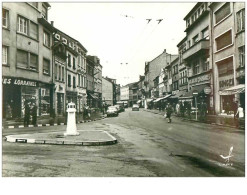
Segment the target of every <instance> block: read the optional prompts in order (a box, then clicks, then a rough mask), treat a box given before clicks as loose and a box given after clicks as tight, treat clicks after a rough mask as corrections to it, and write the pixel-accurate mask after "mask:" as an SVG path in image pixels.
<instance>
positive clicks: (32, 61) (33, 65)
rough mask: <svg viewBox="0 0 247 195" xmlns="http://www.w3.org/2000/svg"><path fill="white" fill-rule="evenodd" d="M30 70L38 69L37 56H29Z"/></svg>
mask: <svg viewBox="0 0 247 195" xmlns="http://www.w3.org/2000/svg"><path fill="white" fill-rule="evenodd" d="M30 68H32V69H35V70H37V69H38V56H37V55H35V54H30Z"/></svg>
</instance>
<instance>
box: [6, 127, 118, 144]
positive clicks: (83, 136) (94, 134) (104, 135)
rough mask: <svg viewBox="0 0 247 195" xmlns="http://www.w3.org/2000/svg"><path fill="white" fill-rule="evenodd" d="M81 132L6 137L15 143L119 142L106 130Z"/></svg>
mask: <svg viewBox="0 0 247 195" xmlns="http://www.w3.org/2000/svg"><path fill="white" fill-rule="evenodd" d="M79 133H80V134H79V135H76V136H73V135H71V136H68V135H64V134H62V133H58V132H52V133H34V134H21V135H8V136H6V137H5V139H6V141H8V142H15V143H31V144H52V145H77V146H99V145H111V144H116V143H117V139H116V138H115V137H113V136H112V135H111V134H109V133H108V132H106V131H102V130H88V131H87V130H86V131H79Z"/></svg>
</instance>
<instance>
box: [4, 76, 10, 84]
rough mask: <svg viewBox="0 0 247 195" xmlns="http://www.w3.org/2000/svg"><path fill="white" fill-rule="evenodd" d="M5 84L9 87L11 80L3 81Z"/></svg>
mask: <svg viewBox="0 0 247 195" xmlns="http://www.w3.org/2000/svg"><path fill="white" fill-rule="evenodd" d="M3 84H5V85H6V84H7V85H9V84H11V79H6V78H5V79H3Z"/></svg>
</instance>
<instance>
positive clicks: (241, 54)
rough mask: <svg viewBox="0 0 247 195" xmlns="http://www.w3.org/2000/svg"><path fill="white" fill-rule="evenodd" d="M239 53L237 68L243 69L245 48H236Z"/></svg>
mask: <svg viewBox="0 0 247 195" xmlns="http://www.w3.org/2000/svg"><path fill="white" fill-rule="evenodd" d="M238 53H239V66H240V67H245V46H242V47H239V48H238Z"/></svg>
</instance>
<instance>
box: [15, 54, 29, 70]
mask: <svg viewBox="0 0 247 195" xmlns="http://www.w3.org/2000/svg"><path fill="white" fill-rule="evenodd" d="M17 66H18V67H21V68H28V52H26V51H23V50H17Z"/></svg>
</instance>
